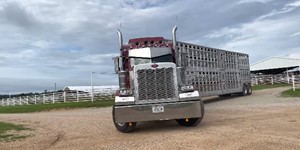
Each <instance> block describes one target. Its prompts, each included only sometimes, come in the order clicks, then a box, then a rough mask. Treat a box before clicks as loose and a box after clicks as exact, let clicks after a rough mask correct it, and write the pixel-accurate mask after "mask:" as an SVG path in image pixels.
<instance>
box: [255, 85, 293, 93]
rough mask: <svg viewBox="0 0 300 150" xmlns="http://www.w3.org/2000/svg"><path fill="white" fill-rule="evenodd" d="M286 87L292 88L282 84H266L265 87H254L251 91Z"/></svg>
mask: <svg viewBox="0 0 300 150" xmlns="http://www.w3.org/2000/svg"><path fill="white" fill-rule="evenodd" d="M286 86H292V85H290V84H283V83H280V84H273V85H271V84H267V85H255V86H252V90H253V91H256V90H263V89H270V88H278V87H286Z"/></svg>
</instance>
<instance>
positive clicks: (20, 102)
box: [19, 96, 22, 105]
mask: <svg viewBox="0 0 300 150" xmlns="http://www.w3.org/2000/svg"><path fill="white" fill-rule="evenodd" d="M19 105H22V96H20V98H19Z"/></svg>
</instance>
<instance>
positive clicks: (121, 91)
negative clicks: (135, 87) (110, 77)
mask: <svg viewBox="0 0 300 150" xmlns="http://www.w3.org/2000/svg"><path fill="white" fill-rule="evenodd" d="M120 95H121V96H128V95H132V90H120Z"/></svg>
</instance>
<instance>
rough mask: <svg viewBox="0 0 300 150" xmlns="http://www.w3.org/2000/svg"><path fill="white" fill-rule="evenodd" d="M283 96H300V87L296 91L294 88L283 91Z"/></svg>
mask: <svg viewBox="0 0 300 150" xmlns="http://www.w3.org/2000/svg"><path fill="white" fill-rule="evenodd" d="M281 96H283V97H300V89H296V90H295V91H293V89H289V90H286V91H283V92H282V93H281Z"/></svg>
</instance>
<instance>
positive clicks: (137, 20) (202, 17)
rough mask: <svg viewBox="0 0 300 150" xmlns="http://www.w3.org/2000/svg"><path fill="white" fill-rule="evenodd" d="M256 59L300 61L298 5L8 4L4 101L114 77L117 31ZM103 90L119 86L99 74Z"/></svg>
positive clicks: (169, 1)
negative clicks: (175, 38)
mask: <svg viewBox="0 0 300 150" xmlns="http://www.w3.org/2000/svg"><path fill="white" fill-rule="evenodd" d="M174 25H178V40H180V41H184V42H192V43H195V44H200V45H205V46H211V47H216V48H223V49H228V50H233V51H237V52H244V53H248V54H249V55H250V63H254V62H256V61H258V60H261V59H264V58H267V57H270V56H287V57H294V58H300V1H295V0H214V1H211V0H181V1H179V0H76V1H74V0H1V1H0V35H1V38H0V94H3V93H4V94H5V93H6V91H10V92H38V91H43V90H48V91H50V90H53V89H54V83H57V89H61V88H63V87H64V86H66V85H90V72H91V71H94V72H106V73H112V72H113V61H112V57H114V56H117V55H118V52H119V51H118V37H117V33H116V29H117V28H120V29H121V30H122V32H123V36H124V41H125V42H127V41H128V39H129V38H135V37H144V36H163V37H165V38H168V39H171V30H172V27H173V26H174ZM94 76H95V84H96V85H112V84H117V78H116V75H114V74H106V75H105V74H102V75H100V74H98V75H96V74H95V75H94Z"/></svg>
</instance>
